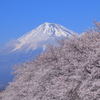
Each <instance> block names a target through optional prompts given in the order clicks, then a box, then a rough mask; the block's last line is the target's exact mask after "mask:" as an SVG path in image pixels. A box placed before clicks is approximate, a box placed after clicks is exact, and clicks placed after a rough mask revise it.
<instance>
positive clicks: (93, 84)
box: [0, 22, 100, 100]
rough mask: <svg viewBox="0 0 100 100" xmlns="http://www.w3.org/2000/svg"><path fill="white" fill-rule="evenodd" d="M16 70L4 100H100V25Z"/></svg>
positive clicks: (54, 47)
mask: <svg viewBox="0 0 100 100" xmlns="http://www.w3.org/2000/svg"><path fill="white" fill-rule="evenodd" d="M94 23H95V25H96V26H97V28H95V29H91V30H89V31H86V32H85V33H84V34H82V35H77V36H73V37H71V38H67V39H62V40H59V41H58V43H59V45H60V46H54V45H48V50H47V51H46V52H45V53H44V54H41V55H39V56H38V57H37V58H36V59H35V60H34V61H31V62H26V63H23V64H21V65H20V66H16V67H15V72H14V73H15V74H16V77H15V79H14V81H13V82H11V83H10V84H9V86H8V87H7V88H6V90H5V91H4V92H2V93H1V95H0V100H100V23H99V22H94Z"/></svg>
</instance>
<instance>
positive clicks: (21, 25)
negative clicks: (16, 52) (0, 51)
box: [0, 0, 100, 48]
mask: <svg viewBox="0 0 100 100" xmlns="http://www.w3.org/2000/svg"><path fill="white" fill-rule="evenodd" d="M93 19H95V20H97V21H100V0H0V48H2V47H3V46H4V44H5V43H7V42H8V41H10V40H11V39H17V38H19V37H21V36H22V35H24V34H25V33H27V32H29V31H30V30H32V29H34V28H36V27H37V26H38V25H40V24H42V23H44V22H49V23H57V24H61V25H63V26H65V27H66V28H68V29H70V30H73V31H75V32H77V33H82V32H83V31H84V30H86V29H88V27H93Z"/></svg>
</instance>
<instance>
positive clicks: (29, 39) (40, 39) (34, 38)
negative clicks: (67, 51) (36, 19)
mask: <svg viewBox="0 0 100 100" xmlns="http://www.w3.org/2000/svg"><path fill="white" fill-rule="evenodd" d="M72 34H76V33H75V32H73V31H71V30H69V29H67V28H65V27H63V26H62V25H59V24H54V23H48V22H45V23H44V24H42V25H40V26H38V27H37V28H36V29H34V30H32V31H30V32H28V33H26V34H25V35H23V36H22V37H20V38H19V39H17V40H18V41H19V43H16V44H15V48H14V49H13V50H12V51H16V50H21V49H23V48H26V46H27V51H28V50H30V49H33V50H34V49H36V48H37V46H40V45H43V44H44V42H45V43H48V42H47V41H49V42H50V41H51V42H53V41H54V38H55V37H70V36H71V35H72ZM37 44H38V45H37Z"/></svg>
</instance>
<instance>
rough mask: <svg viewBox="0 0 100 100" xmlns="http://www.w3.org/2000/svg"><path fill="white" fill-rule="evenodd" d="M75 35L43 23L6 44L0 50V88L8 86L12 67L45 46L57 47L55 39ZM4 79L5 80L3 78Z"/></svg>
mask: <svg viewBox="0 0 100 100" xmlns="http://www.w3.org/2000/svg"><path fill="white" fill-rule="evenodd" d="M75 34H77V33H75V32H73V31H71V30H69V29H67V28H65V27H63V26H62V25H59V24H54V23H47V22H46V23H44V24H42V25H40V26H38V27H37V28H36V29H33V30H32V31H30V32H28V33H26V34H25V35H23V36H22V37H20V38H18V39H16V40H12V41H10V42H9V43H7V45H6V47H4V48H3V49H2V50H0V86H2V85H5V86H6V85H8V82H9V81H12V78H13V76H12V75H10V72H11V71H12V66H14V65H16V64H18V63H22V62H25V61H27V60H29V59H34V56H35V55H36V54H38V53H42V52H43V51H44V50H45V49H46V45H47V44H55V45H57V43H56V41H55V39H59V38H64V37H68V38H69V37H71V36H72V35H75ZM4 77H5V78H4Z"/></svg>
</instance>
